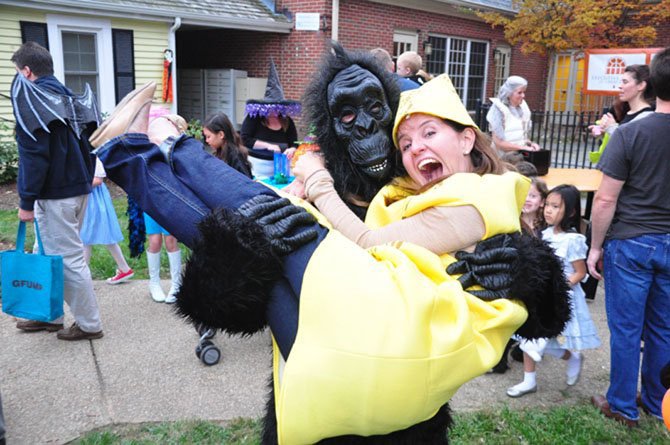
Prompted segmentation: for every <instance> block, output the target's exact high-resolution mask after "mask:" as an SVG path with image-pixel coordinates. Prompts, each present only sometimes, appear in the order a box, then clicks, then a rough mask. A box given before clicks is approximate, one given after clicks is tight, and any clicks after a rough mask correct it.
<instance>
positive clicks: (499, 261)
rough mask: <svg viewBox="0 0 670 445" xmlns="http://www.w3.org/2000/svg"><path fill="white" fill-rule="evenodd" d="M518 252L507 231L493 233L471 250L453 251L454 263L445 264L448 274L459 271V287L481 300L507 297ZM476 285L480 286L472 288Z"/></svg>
mask: <svg viewBox="0 0 670 445" xmlns="http://www.w3.org/2000/svg"><path fill="white" fill-rule="evenodd" d="M518 256H519V254H518V251H517V249H516V248H515V247H513V240H512V238H511V237H510V236H509V235H506V234H502V235H496V236H494V237H492V238H489V239H487V240H484V241H482V242H480V243H478V244H477V247H476V248H475V251H474V252H473V253H468V252H464V251H459V252H456V259H457V260H458V261H456V262H455V263H452V264H450V265H449V266H448V267H447V273H448V274H450V275H454V274H462V275H461V276H460V277H459V278H458V281H460V283H461V285H462V286H463V289H465V290H467V291H468V292H469V293H471V294H472V295H475V296H476V297H479V298H481V299H484V300H495V299H497V298H509V295H510V287H511V285H512V271H513V267H512V266H513V264H514V262H515V261H516V260H517V258H518ZM475 285H479V286H481V287H483V288H484V289H483V290H473V289H471V288H472V287H473V286H475Z"/></svg>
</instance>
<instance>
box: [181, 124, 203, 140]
mask: <svg viewBox="0 0 670 445" xmlns="http://www.w3.org/2000/svg"><path fill="white" fill-rule="evenodd" d="M184 133H186V134H187V135H189V136H191V137H193V138H196V139H197V140H199V141H203V140H204V137H203V136H202V123H201V122H200V120H198V119H191V120H190V121H189V123H188V128H187V129H186V131H185V132H184Z"/></svg>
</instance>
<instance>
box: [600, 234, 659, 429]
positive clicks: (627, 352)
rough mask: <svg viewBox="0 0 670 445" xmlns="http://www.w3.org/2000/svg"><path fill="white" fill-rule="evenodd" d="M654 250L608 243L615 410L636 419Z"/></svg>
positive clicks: (610, 396) (609, 394)
mask: <svg viewBox="0 0 670 445" xmlns="http://www.w3.org/2000/svg"><path fill="white" fill-rule="evenodd" d="M652 255H653V247H650V246H648V245H645V244H642V243H639V242H638V241H637V238H633V239H626V240H609V241H608V242H607V243H606V245H605V255H604V269H605V295H606V298H605V309H606V312H607V325H608V326H609V330H610V386H609V389H608V391H607V401H608V402H609V404H610V406H611V408H612V411H616V412H618V413H620V414H622V415H624V416H625V417H627V418H629V419H631V420H637V419H638V418H639V413H638V409H637V404H636V401H635V399H636V396H637V386H638V380H639V369H640V368H639V367H640V354H639V350H640V342H641V337H642V326H643V324H644V316H645V306H646V300H647V295H648V292H649V289H650V287H651V282H652V280H653V273H652V271H651V259H652Z"/></svg>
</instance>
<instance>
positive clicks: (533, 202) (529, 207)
mask: <svg viewBox="0 0 670 445" xmlns="http://www.w3.org/2000/svg"><path fill="white" fill-rule="evenodd" d="M542 204H544V199H542V195H541V194H540V192H539V191H538V190H537V187H536V186H535V184H531V186H530V190H528V196H526V202H524V204H523V208H522V209H521V212H523V213H532V214H536V213H537V212H538V211H539V210H540V208H541V207H542Z"/></svg>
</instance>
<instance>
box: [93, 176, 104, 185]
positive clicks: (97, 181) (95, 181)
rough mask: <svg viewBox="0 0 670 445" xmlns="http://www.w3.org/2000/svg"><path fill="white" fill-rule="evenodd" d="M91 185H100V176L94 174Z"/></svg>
mask: <svg viewBox="0 0 670 445" xmlns="http://www.w3.org/2000/svg"><path fill="white" fill-rule="evenodd" d="M92 185H93V187H100V186H101V185H102V178H101V177H99V176H94V177H93V183H92Z"/></svg>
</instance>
